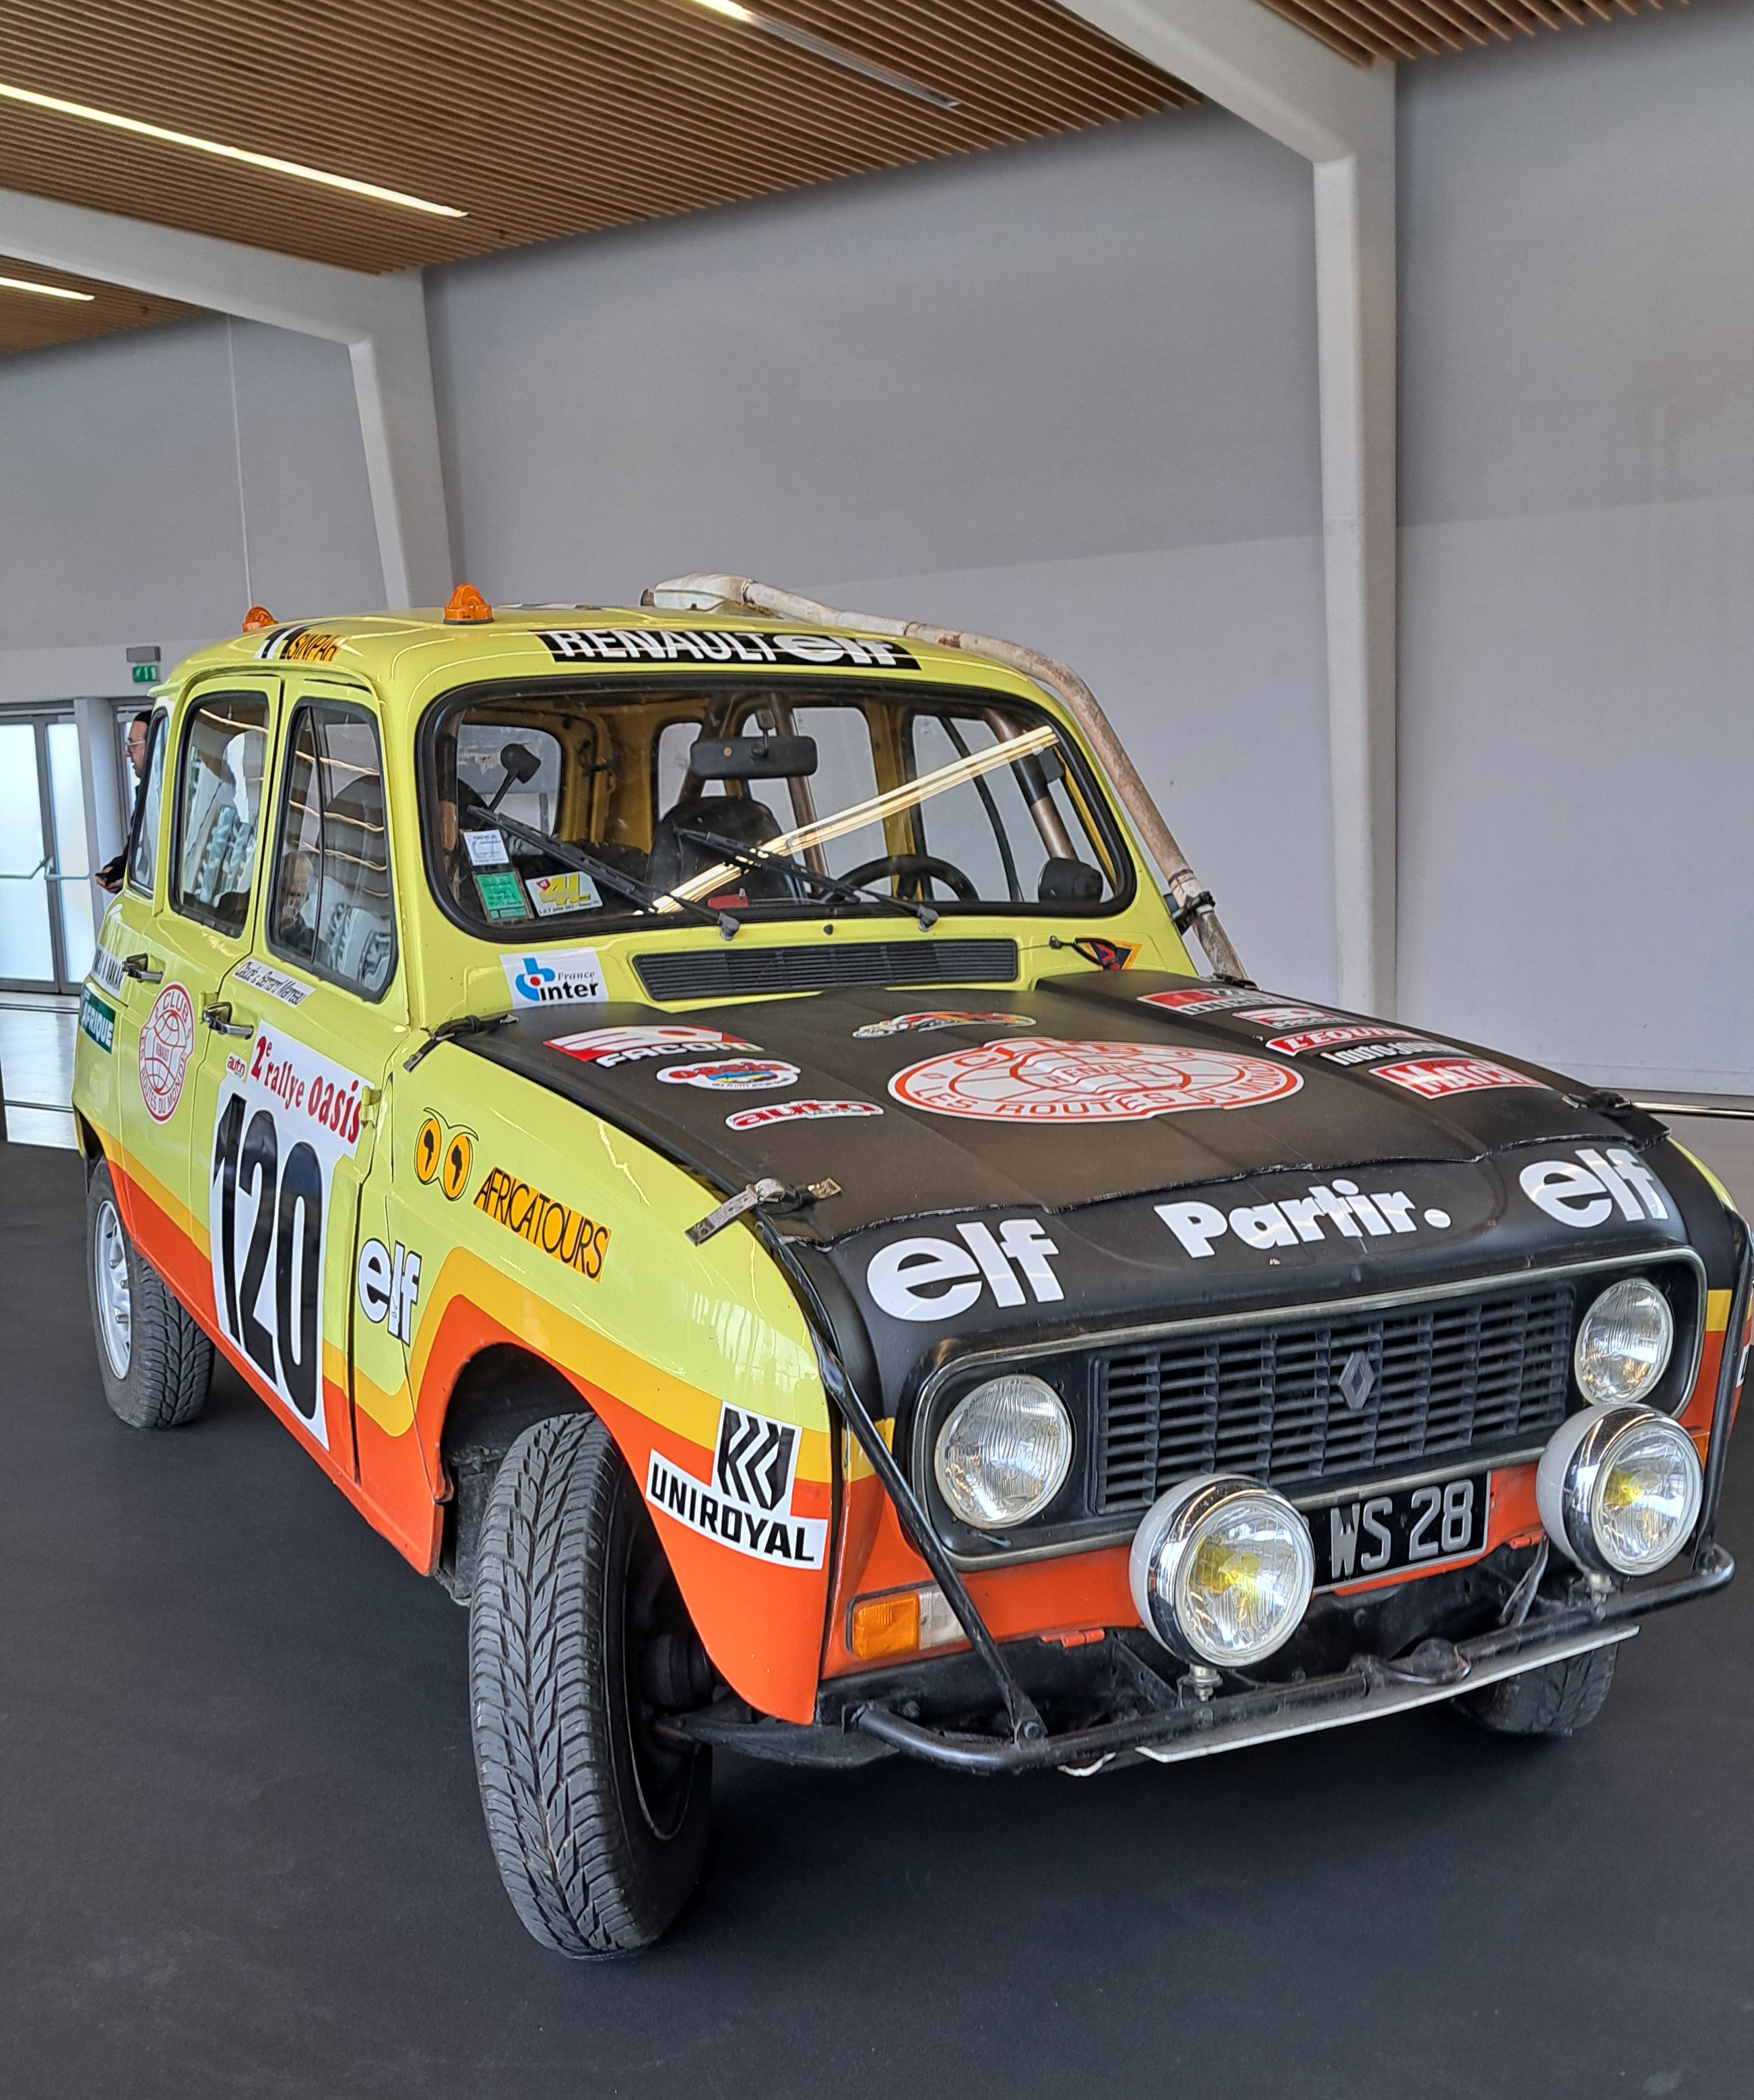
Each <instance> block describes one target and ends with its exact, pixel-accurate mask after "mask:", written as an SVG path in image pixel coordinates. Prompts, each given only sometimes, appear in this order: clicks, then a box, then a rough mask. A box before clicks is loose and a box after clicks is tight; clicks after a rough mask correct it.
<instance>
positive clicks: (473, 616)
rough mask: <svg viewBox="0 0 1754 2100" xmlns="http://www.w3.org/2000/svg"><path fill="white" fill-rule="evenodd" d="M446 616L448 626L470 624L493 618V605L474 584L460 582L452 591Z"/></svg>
mask: <svg viewBox="0 0 1754 2100" xmlns="http://www.w3.org/2000/svg"><path fill="white" fill-rule="evenodd" d="M444 616H445V624H446V625H447V627H463V626H468V625H470V624H473V623H474V621H476V620H491V619H492V617H493V607H491V605H489V604H488V602H487V600H486V599H485V598H483V596H482V594H481V593H480V592H479V591H478V590H477V589H476V588H475V586H474V585H473V584H459V585H457V587H456V589H455V590H454V591H452V593H451V602H450V603H449V604H448V605H447V607H445V609H444Z"/></svg>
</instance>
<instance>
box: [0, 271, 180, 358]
mask: <svg viewBox="0 0 1754 2100" xmlns="http://www.w3.org/2000/svg"><path fill="white" fill-rule="evenodd" d="M6 277H15V278H19V279H21V280H23V281H24V283H25V284H27V285H55V286H56V287H58V288H59V289H62V290H64V291H69V292H86V293H90V305H89V306H88V305H86V303H85V302H84V301H83V300H81V301H78V302H74V301H73V300H70V299H46V298H42V296H41V294H39V293H34V292H18V291H13V290H11V289H10V288H8V287H7V285H4V284H0V352H3V351H10V350H46V349H47V348H48V347H49V346H50V345H51V344H52V343H57V342H78V341H80V340H81V338H82V337H86V336H90V335H108V334H109V333H111V332H112V330H113V329H129V328H141V327H143V326H144V325H145V324H146V323H147V322H148V321H173V320H181V319H182V318H183V316H184V315H187V314H192V313H193V312H194V311H196V310H195V308H194V307H184V306H179V305H178V303H177V302H176V301H175V300H174V299H149V298H147V297H146V295H145V293H142V292H125V291H122V290H121V289H119V287H117V285H100V284H97V283H95V282H94V281H93V280H91V279H90V278H88V277H69V276H68V274H67V272H66V271H64V270H39V269H38V268H37V267H36V265H35V264H34V263H32V262H13V261H11V259H10V258H8V257H7V256H4V255H0V278H6Z"/></svg>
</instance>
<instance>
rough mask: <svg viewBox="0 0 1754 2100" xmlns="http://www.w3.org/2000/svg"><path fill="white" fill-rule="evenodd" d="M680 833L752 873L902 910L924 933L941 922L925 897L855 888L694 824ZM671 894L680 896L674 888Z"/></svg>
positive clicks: (682, 826) (826, 894)
mask: <svg viewBox="0 0 1754 2100" xmlns="http://www.w3.org/2000/svg"><path fill="white" fill-rule="evenodd" d="M676 836H677V837H678V838H679V839H686V840H687V841H688V843H689V844H690V845H691V846H701V847H703V848H704V849H706V850H707V852H709V853H713V854H717V855H718V857H719V858H720V859H721V860H727V861H729V862H730V864H731V866H732V867H740V868H743V869H746V870H747V871H749V872H750V873H751V874H754V875H767V874H771V873H772V872H773V871H774V870H775V869H780V870H782V871H784V872H785V873H786V874H787V875H790V876H796V877H797V879H798V880H799V881H800V882H804V883H809V885H811V887H812V888H813V889H814V890H815V891H816V892H817V893H818V895H819V896H822V897H828V898H834V899H835V901H836V902H840V903H842V904H880V905H882V907H884V910H885V911H899V912H900V913H901V915H902V917H903V918H905V919H915V920H918V921H919V930H920V932H921V933H930V932H931V931H932V928H933V927H934V926H936V924H937V923H938V918H939V914H938V913H937V912H936V911H933V910H932V907H931V906H930V905H929V904H928V903H927V902H926V901H925V899H924V898H921V899H920V901H919V902H918V903H917V904H910V903H909V902H907V901H906V898H901V897H891V896H889V895H888V894H887V893H886V892H884V891H883V890H880V889H866V888H863V887H859V888H855V887H854V886H853V884H851V883H850V882H842V881H840V880H839V879H838V878H837V877H835V876H832V875H818V873H817V871H816V870H815V869H814V868H813V867H804V865H803V863H802V862H799V861H795V860H792V859H790V858H787V859H785V860H782V859H781V858H779V857H778V854H750V853H743V852H740V851H739V850H738V848H737V847H735V846H729V845H726V844H725V841H724V840H723V839H721V838H720V837H718V836H716V834H715V833H713V832H700V831H696V830H695V829H694V827H693V826H692V825H691V824H678V825H677V826H676ZM670 894H671V895H672V898H675V897H676V893H675V891H674V890H672V891H671V893H670ZM682 901H683V900H682V899H681V898H676V902H678V903H681V902H682Z"/></svg>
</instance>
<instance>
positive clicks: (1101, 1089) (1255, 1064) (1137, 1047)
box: [889, 1037, 1303, 1125]
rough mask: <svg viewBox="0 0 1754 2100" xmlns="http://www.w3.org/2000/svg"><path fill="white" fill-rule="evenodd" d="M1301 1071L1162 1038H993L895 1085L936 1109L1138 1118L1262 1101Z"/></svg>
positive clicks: (902, 1096)
mask: <svg viewBox="0 0 1754 2100" xmlns="http://www.w3.org/2000/svg"><path fill="white" fill-rule="evenodd" d="M1302 1083H1303V1081H1302V1078H1301V1076H1300V1075H1299V1074H1298V1073H1296V1072H1294V1071H1292V1070H1289V1067H1287V1066H1285V1065H1272V1064H1269V1063H1268V1062H1267V1060H1266V1059H1265V1058H1264V1057H1249V1056H1247V1055H1246V1054H1245V1053H1244V1052H1240V1051H1232V1050H1226V1049H1222V1048H1216V1047H1214V1048H1204V1047H1202V1048H1197V1049H1183V1048H1177V1047H1174V1046H1173V1045H1170V1044H1168V1043H1063V1042H1060V1041H1056V1040H1055V1039H1053V1038H1051V1037H1042V1038H1041V1039H1038V1040H1036V1041H1033V1042H1025V1043H1016V1042H1012V1043H983V1044H981V1047H980V1048H979V1049H976V1050H954V1051H951V1052H949V1053H948V1054H947V1055H946V1056H945V1057H930V1058H928V1059H927V1061H925V1063H923V1064H922V1065H909V1066H908V1068H907V1069H906V1070H905V1071H901V1072H897V1074H896V1075H895V1077H894V1078H893V1079H892V1080H891V1081H890V1082H889V1091H890V1092H891V1093H892V1095H893V1096H895V1098H896V1099H897V1101H905V1102H906V1104H907V1105H908V1106H909V1107H910V1108H915V1109H925V1110H929V1111H930V1113H931V1114H933V1115H950V1116H972V1117H983V1118H991V1119H993V1120H994V1121H998V1122H1009V1123H1030V1124H1041V1123H1073V1124H1080V1125H1088V1124H1090V1123H1137V1122H1140V1121H1143V1120H1144V1118H1148V1117H1150V1116H1160V1115H1180V1114H1184V1113H1185V1112H1186V1111H1187V1110H1190V1109H1241V1108H1254V1107H1258V1106H1259V1105H1261V1104H1263V1102H1267V1101H1279V1100H1281V1099H1283V1098H1284V1097H1285V1096H1286V1095H1289V1094H1294V1093H1295V1092H1297V1091H1298V1088H1299V1087H1301V1086H1302Z"/></svg>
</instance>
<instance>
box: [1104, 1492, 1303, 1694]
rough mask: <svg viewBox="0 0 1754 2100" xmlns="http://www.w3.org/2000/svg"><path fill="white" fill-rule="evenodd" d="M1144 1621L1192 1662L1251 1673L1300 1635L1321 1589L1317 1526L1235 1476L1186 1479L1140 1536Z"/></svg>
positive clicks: (1138, 1576)
mask: <svg viewBox="0 0 1754 2100" xmlns="http://www.w3.org/2000/svg"><path fill="white" fill-rule="evenodd" d="M1130 1574H1131V1577H1132V1583H1133V1601H1134V1603H1135V1604H1137V1605H1138V1607H1139V1618H1140V1621H1142V1622H1143V1623H1144V1625H1145V1626H1149V1627H1150V1629H1151V1630H1152V1632H1153V1633H1154V1634H1156V1635H1157V1638H1158V1639H1159V1640H1161V1642H1162V1643H1163V1644H1164V1646H1165V1647H1166V1648H1169V1649H1170V1650H1171V1651H1172V1652H1174V1654H1177V1655H1179V1656H1180V1657H1182V1659H1183V1661H1186V1662H1206V1663H1211V1664H1214V1665H1218V1666H1221V1667H1228V1668H1231V1669H1241V1668H1245V1667H1246V1666H1247V1665H1249V1664H1250V1663H1255V1662H1259V1661H1263V1659H1264V1658H1265V1657H1267V1656H1270V1655H1271V1653H1272V1652H1273V1651H1274V1649H1275V1648H1280V1647H1282V1646H1283V1645H1284V1643H1285V1642H1286V1641H1288V1640H1289V1639H1290V1638H1291V1636H1292V1635H1293V1633H1294V1632H1295V1631H1296V1630H1297V1627H1298V1621H1300V1620H1301V1619H1302V1617H1303V1614H1304V1612H1305V1611H1306V1610H1307V1608H1308V1605H1309V1601H1310V1592H1311V1590H1313V1589H1314V1587H1315V1586H1316V1552H1315V1548H1314V1547H1313V1546H1312V1545H1311V1542H1310V1533H1309V1526H1308V1525H1307V1524H1306V1523H1305V1522H1304V1521H1303V1519H1302V1517H1301V1516H1300V1515H1298V1512H1297V1511H1295V1510H1294V1509H1293V1507H1291V1505H1290V1503H1289V1502H1287V1501H1286V1500H1285V1497H1284V1496H1283V1495H1280V1494H1275V1493H1273V1491H1272V1489H1271V1488H1263V1487H1262V1486H1261V1485H1259V1484H1258V1482H1257V1481H1254V1480H1245V1479H1243V1478H1242V1477H1241V1476H1239V1475H1237V1474H1235V1473H1208V1474H1205V1475H1203V1476H1201V1478H1199V1479H1197V1480H1183V1482H1182V1484H1181V1485H1180V1486H1179V1487H1176V1488H1171V1489H1170V1492H1169V1493H1167V1494H1166V1495H1163V1496H1161V1497H1160V1498H1158V1500H1157V1502H1154V1503H1153V1504H1152V1507H1151V1508H1150V1509H1149V1510H1148V1511H1147V1512H1146V1515H1145V1519H1144V1522H1143V1523H1142V1524H1140V1525H1139V1529H1138V1530H1137V1531H1136V1532H1135V1533H1134V1534H1133V1554H1132V1560H1131V1564H1130Z"/></svg>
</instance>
